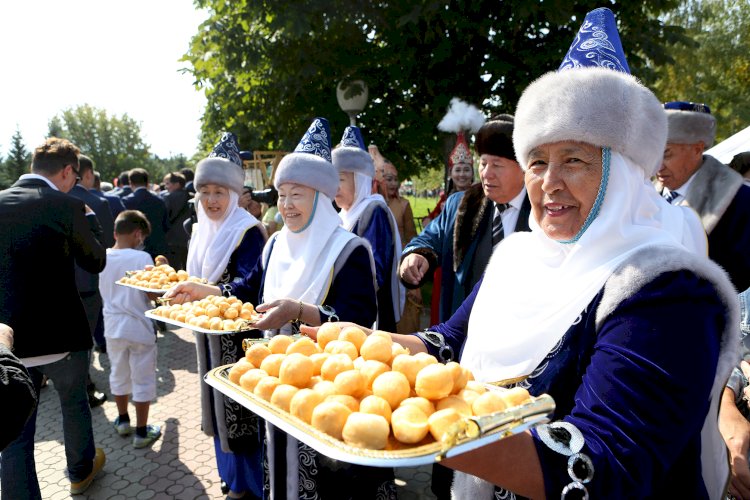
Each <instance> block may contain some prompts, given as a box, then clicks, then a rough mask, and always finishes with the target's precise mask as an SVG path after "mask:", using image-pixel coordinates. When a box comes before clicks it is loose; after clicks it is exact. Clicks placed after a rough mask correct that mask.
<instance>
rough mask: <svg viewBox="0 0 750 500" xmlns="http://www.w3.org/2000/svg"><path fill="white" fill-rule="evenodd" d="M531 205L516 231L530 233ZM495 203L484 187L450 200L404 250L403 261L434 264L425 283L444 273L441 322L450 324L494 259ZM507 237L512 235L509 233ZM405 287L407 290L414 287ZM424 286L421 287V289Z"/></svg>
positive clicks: (526, 206)
mask: <svg viewBox="0 0 750 500" xmlns="http://www.w3.org/2000/svg"><path fill="white" fill-rule="evenodd" d="M530 213H531V203H530V202H529V197H528V196H526V197H525V198H524V200H523V204H522V205H521V210H520V214H519V216H518V220H517V222H516V227H515V228H513V230H514V231H529V214H530ZM492 216H493V203H492V201H491V200H490V199H489V198H487V197H486V196H484V192H483V191H482V185H481V184H474V185H473V186H471V187H470V188H469V189H467V190H466V191H460V192H458V193H454V194H452V195H450V196H449V197H448V199H447V200H446V202H445V207H444V208H443V211H442V212H440V215H438V217H437V218H436V219H434V220H433V221H432V222H430V223H429V224H428V225H427V227H426V228H424V230H423V231H422V232H421V233H420V234H419V235H417V236H416V237H415V238H413V239H412V240H411V241H410V242H409V244H408V245H406V247H405V248H404V251H403V253H402V254H401V260H403V259H404V257H406V256H407V255H409V254H411V253H418V254H420V255H422V256H424V257H425V258H426V259H427V261H428V262H429V263H430V269H429V271H428V272H427V273H425V279H428V278H431V277H432V274H433V272H434V270H435V269H436V268H437V267H440V268H441V269H442V283H441V285H440V315H439V321H440V322H443V321H447V320H448V318H450V317H451V315H452V314H453V313H454V312H455V311H456V309H458V307H459V306H460V305H461V303H462V302H463V301H464V299H465V298H466V297H467V296H468V295H469V294H470V293H471V291H472V289H473V288H474V285H476V283H477V282H478V281H479V280H480V278H481V277H482V275H483V274H484V269H485V267H487V263H488V262H489V260H490V257H491V256H492ZM505 234H506V235H507V234H509V232H508V231H507V229H506V232H505ZM403 283H404V286H406V287H407V288H414V286H413V285H410V284H408V283H405V282H403ZM421 285H422V283H420V286H421Z"/></svg>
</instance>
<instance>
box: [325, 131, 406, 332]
mask: <svg viewBox="0 0 750 500" xmlns="http://www.w3.org/2000/svg"><path fill="white" fill-rule="evenodd" d="M332 161H333V166H334V167H335V168H336V170H337V172H338V175H339V189H338V192H337V193H336V204H337V205H338V206H339V207H340V208H341V212H340V213H339V216H340V217H341V221H342V225H343V226H344V229H346V230H348V231H351V232H352V233H354V234H356V235H357V236H360V237H362V238H364V239H366V240H367V241H368V242H369V243H370V246H371V247H372V255H373V257H374V259H375V277H376V279H377V284H378V325H377V326H378V328H380V329H383V330H388V331H395V330H396V323H397V322H398V321H399V319H401V312H402V310H403V303H404V298H403V294H404V292H403V290H402V289H401V287H400V286H399V280H398V260H399V255H401V238H400V236H399V232H398V226H397V224H396V220H395V219H394V218H393V214H391V211H390V210H389V209H388V205H387V204H386V202H385V199H384V198H383V197H382V196H381V195H379V194H372V180H373V177H374V176H375V167H374V163H373V159H372V157H371V156H370V154H369V153H368V152H367V150H366V149H365V144H364V140H363V139H362V134H361V133H360V131H359V128H357V127H353V126H350V127H347V128H346V130H345V131H344V135H343V137H342V139H341V144H340V145H339V146H338V147H337V148H336V149H334V150H333V153H332Z"/></svg>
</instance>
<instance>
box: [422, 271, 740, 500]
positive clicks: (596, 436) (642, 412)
mask: <svg viewBox="0 0 750 500" xmlns="http://www.w3.org/2000/svg"><path fill="white" fill-rule="evenodd" d="M480 285H481V281H480V282H479V283H478V284H477V286H476V287H475V288H474V290H473V292H472V293H471V294H470V295H469V296H468V297H467V299H466V301H465V302H464V303H463V304H462V305H461V307H459V309H458V310H457V311H456V314H454V315H453V317H451V319H450V320H449V321H448V322H446V323H443V324H440V325H436V326H434V327H432V328H431V330H434V331H438V332H440V333H442V334H443V335H444V337H445V340H446V342H447V343H448V344H450V345H451V347H452V348H453V349H454V352H455V353H460V352H461V349H462V348H463V345H464V340H465V339H466V331H467V326H468V321H469V315H470V313H471V308H472V306H473V303H474V299H475V297H476V294H477V291H478V289H479V287H480ZM602 294H603V291H600V293H599V294H597V295H596V296H595V297H594V299H593V300H592V301H591V303H590V304H589V305H588V306H587V307H586V308H585V310H584V311H583V312H582V313H581V315H580V316H579V318H578V319H577V320H576V321H575V322H574V323H573V324H572V325H571V326H570V328H569V329H568V330H567V332H566V333H565V334H564V336H563V337H562V338H561V339H560V341H559V342H558V343H557V345H556V346H555V347H554V348H553V349H552V350H551V351H550V352H549V354H548V355H547V357H546V358H545V359H544V360H543V361H542V362H541V363H540V364H539V366H538V367H537V368H536V369H535V370H534V371H533V372H532V373H531V374H530V375H529V376H528V377H527V378H526V379H525V380H523V381H522V382H520V383H518V385H521V386H523V387H526V388H528V390H529V392H530V393H531V394H532V395H538V394H542V393H547V394H550V395H551V396H552V397H553V398H554V400H555V402H556V410H555V414H554V415H553V418H552V419H553V420H556V421H560V420H562V421H565V422H568V423H570V424H573V425H574V426H575V427H576V428H577V429H579V430H580V432H581V434H582V435H583V438H584V442H585V444H584V446H583V450H582V452H583V453H585V454H587V455H588V456H589V457H590V458H591V461H592V463H593V467H594V476H593V479H592V480H591V482H590V483H588V484H586V488H587V489H588V492H589V495H590V496H591V498H607V499H612V498H652V497H654V498H655V497H661V498H708V494H707V492H706V487H705V485H704V483H703V480H702V475H701V457H700V453H701V435H700V434H701V428H702V426H703V423H704V419H705V417H706V413H707V411H708V405H709V397H710V392H711V387H712V384H713V381H714V375H715V372H716V367H717V362H718V356H719V346H720V339H721V332H722V331H723V330H724V328H725V326H726V325H725V322H726V320H725V307H724V306H723V305H722V304H721V301H720V299H719V297H718V296H717V292H716V289H715V287H714V285H712V284H711V283H709V282H708V281H706V280H703V279H701V278H699V277H697V276H696V275H695V274H694V273H692V272H690V271H677V272H667V273H664V274H661V275H659V276H658V277H656V278H655V279H653V281H651V282H650V283H648V284H646V285H645V286H644V287H643V288H641V289H640V290H638V292H636V293H635V294H633V295H632V296H630V297H629V298H627V299H625V300H624V301H622V302H621V303H620V304H619V305H618V306H617V308H616V309H615V310H614V311H613V312H612V314H610V315H609V316H608V317H607V318H606V319H605V320H604V321H603V322H602V324H601V325H600V327H599V329H598V330H597V328H596V326H595V316H596V310H597V307H598V306H599V303H600V302H601V300H602ZM499 306H501V305H499ZM518 333H519V334H522V333H523V332H518ZM426 347H427V348H428V350H430V351H431V354H434V355H438V352H437V349H436V348H435V347H434V346H431V345H429V344H426ZM532 435H533V437H534V442H535V445H536V450H537V453H538V455H539V460H540V462H541V466H542V471H543V475H544V484H545V491H546V495H547V497H548V498H558V497H559V496H560V494H561V492H562V490H563V488H564V487H565V486H567V485H568V484H570V483H571V481H572V480H571V477H570V476H569V474H568V457H567V456H565V455H563V454H560V453H558V452H557V451H553V450H552V449H551V448H550V447H548V446H547V445H545V444H544V442H543V441H542V439H541V438H540V435H539V432H537V431H536V430H534V431H532ZM715 459H716V460H724V459H726V457H715ZM496 496H497V498H514V495H513V494H512V493H509V492H505V491H503V490H500V489H497V490H496Z"/></svg>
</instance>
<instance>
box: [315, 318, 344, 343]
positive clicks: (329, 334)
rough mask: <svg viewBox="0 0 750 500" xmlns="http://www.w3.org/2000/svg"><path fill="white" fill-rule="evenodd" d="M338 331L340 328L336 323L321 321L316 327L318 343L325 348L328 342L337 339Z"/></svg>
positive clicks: (339, 331)
mask: <svg viewBox="0 0 750 500" xmlns="http://www.w3.org/2000/svg"><path fill="white" fill-rule="evenodd" d="M340 333H341V328H340V327H339V326H338V325H337V324H336V323H323V324H322V325H320V328H318V336H317V337H318V345H319V346H320V348H321V349H324V350H325V348H326V345H328V342H330V341H332V340H338V338H339V334H340Z"/></svg>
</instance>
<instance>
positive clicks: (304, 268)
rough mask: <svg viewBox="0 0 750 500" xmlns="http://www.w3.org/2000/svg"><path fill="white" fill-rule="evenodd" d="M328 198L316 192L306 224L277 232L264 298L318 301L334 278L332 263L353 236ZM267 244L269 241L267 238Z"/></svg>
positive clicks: (321, 298)
mask: <svg viewBox="0 0 750 500" xmlns="http://www.w3.org/2000/svg"><path fill="white" fill-rule="evenodd" d="M340 224H341V219H339V216H338V214H337V213H336V210H334V208H333V203H332V201H331V199H330V198H329V197H328V196H326V195H324V194H323V193H322V192H320V191H316V192H315V202H314V204H313V212H312V214H311V215H310V220H309V221H308V223H307V225H306V226H305V227H304V228H303V229H302V230H301V231H299V232H296V233H295V232H292V231H291V230H290V229H289V227H288V226H287V225H284V227H283V228H282V229H281V231H279V233H278V236H277V237H276V240H275V243H274V245H273V250H272V252H271V257H270V258H269V261H268V267H267V269H266V278H265V282H264V288H263V301H264V302H271V301H272V300H276V299H283V298H291V299H295V300H301V301H303V302H307V303H311V304H321V303H322V300H323V299H325V296H326V295H327V294H328V288H329V287H330V285H331V281H332V279H333V265H334V264H335V262H336V259H337V258H338V256H339V254H340V253H341V250H342V249H343V248H344V245H346V243H347V242H348V241H349V240H351V239H353V238H355V237H356V236H355V235H353V234H352V233H350V232H349V231H345V230H344V229H343V228H342V227H341V226H340ZM269 243H270V241H269Z"/></svg>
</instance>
